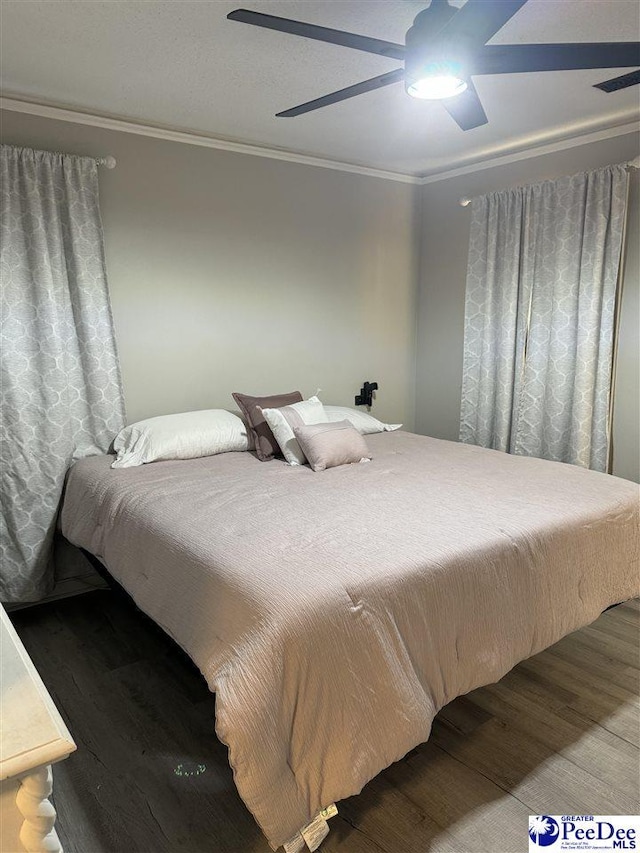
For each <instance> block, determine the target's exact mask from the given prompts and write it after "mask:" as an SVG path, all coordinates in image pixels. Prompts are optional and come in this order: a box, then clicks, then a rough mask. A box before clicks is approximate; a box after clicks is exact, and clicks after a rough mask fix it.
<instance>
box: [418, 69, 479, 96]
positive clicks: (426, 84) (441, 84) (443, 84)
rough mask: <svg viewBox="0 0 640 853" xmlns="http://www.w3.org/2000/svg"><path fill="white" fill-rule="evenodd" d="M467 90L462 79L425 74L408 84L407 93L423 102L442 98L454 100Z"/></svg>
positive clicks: (452, 75) (449, 75)
mask: <svg viewBox="0 0 640 853" xmlns="http://www.w3.org/2000/svg"><path fill="white" fill-rule="evenodd" d="M466 88H467V84H466V82H465V81H464V80H463V79H462V77H456V76H455V75H454V74H426V75H425V76H424V77H419V78H418V79H417V80H414V81H413V82H411V83H409V84H408V86H407V92H408V93H409V94H410V95H411V97H412V98H422V99H424V100H441V99H442V98H455V96H456V95H461V94H462V93H463V92H464V91H465V89H466Z"/></svg>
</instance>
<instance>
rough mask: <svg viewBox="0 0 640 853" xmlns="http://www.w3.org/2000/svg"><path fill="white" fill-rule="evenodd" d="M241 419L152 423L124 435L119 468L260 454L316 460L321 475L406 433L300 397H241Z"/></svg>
mask: <svg viewBox="0 0 640 853" xmlns="http://www.w3.org/2000/svg"><path fill="white" fill-rule="evenodd" d="M233 398H234V400H235V401H236V403H237V404H238V406H239V408H240V411H241V416H240V417H239V416H238V414H234V413H233V412H228V411H226V410H225V409H209V410H206V411H201V412H183V413H180V414H175V415H163V416H161V417H156V418H148V419H147V420H145V421H139V422H138V423H135V424H130V425H129V426H126V427H125V428H124V429H122V430H121V431H120V432H119V433H118V435H117V436H116V438H115V439H114V442H113V449H114V451H115V452H116V460H115V461H114V462H113V464H112V466H111V467H112V468H130V467H133V466H137V465H144V464H145V463H147V462H156V461H161V460H170V459H196V458H198V457H201V456H214V455H215V454H217V453H228V452H232V451H244V450H252V449H255V452H256V456H257V457H258V459H260V460H261V461H262V462H266V461H268V460H270V459H273V457H274V456H280V455H282V456H284V458H285V460H286V461H287V462H288V463H289V465H304V464H305V463H306V462H308V463H309V464H310V466H311V468H312V469H313V470H314V471H324V470H326V469H327V468H334V467H336V466H337V465H346V464H349V463H352V462H363V461H368V460H369V459H371V454H370V452H369V449H368V447H367V445H366V443H365V441H364V439H363V438H362V436H363V435H370V434H371V433H375V432H387V431H390V430H395V429H399V428H400V427H401V426H402V424H385V423H383V422H382V421H379V420H378V419H377V418H374V417H373V416H372V415H369V414H367V413H366V412H359V411H356V410H355V409H349V408H345V407H344V406H323V404H322V403H321V401H320V400H319V399H318V398H317V397H310V398H309V399H308V400H303V399H302V394H301V393H300V392H299V391H290V392H289V393H287V394H275V395H271V396H269V397H253V396H249V395H248V394H239V393H238V392H234V394H233Z"/></svg>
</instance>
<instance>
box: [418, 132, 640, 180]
mask: <svg viewBox="0 0 640 853" xmlns="http://www.w3.org/2000/svg"><path fill="white" fill-rule="evenodd" d="M628 133H640V120H639V119H636V120H634V121H627V122H625V123H624V124H616V125H614V126H613V127H604V128H601V129H600V130H587V131H586V132H583V133H579V132H577V133H576V132H575V131H574V133H573V134H572V135H570V136H563V137H562V138H561V139H555V140H551V141H548V142H540V143H538V144H535V142H534V141H530V142H529V143H527V142H524V143H522V142H521V143H520V144H519V145H518V150H512V151H509V150H508V149H507V151H505V152H504V153H502V154H496V155H494V156H491V155H489V156H485V157H483V158H482V159H481V160H474V162H467V163H465V162H464V161H463V162H462V163H461V164H460V165H459V166H457V167H454V168H449V169H444V170H443V171H439V172H434V173H433V174H430V175H424V176H423V177H421V178H420V179H419V182H420V185H421V186H425V185H426V184H435V183H437V182H438V181H446V180H447V179H448V178H457V177H459V176H460V175H470V174H471V173H472V172H481V171H484V170H485V169H492V168H494V167H495V166H505V165H507V164H509V163H517V162H518V161H520V160H530V159H531V158H532V157H541V156H543V155H544V154H553V153H554V152H556V151H566V150H567V149H569V148H576V147H577V146H578V145H588V144H589V143H590V142H600V141H602V140H603V139H613V138H614V137H616V136H625V135H626V134H628Z"/></svg>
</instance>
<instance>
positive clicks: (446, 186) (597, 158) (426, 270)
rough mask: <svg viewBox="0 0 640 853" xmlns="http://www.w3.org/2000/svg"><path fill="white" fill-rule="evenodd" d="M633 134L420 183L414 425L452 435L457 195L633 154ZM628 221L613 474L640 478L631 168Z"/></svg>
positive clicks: (460, 240) (639, 280)
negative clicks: (420, 207)
mask: <svg viewBox="0 0 640 853" xmlns="http://www.w3.org/2000/svg"><path fill="white" fill-rule="evenodd" d="M638 151H639V146H638V136H637V135H636V134H631V135H626V136H619V137H616V138H613V139H609V140H605V141H602V142H595V143H591V144H588V145H582V146H578V147H575V148H571V149H568V150H566V151H559V152H555V153H553V154H546V155H544V156H541V157H533V158H531V159H528V160H521V161H519V162H517V163H512V164H509V165H504V166H499V167H495V168H490V169H483V170H481V171H477V172H473V173H471V174H468V175H461V176H459V177H455V178H449V179H445V180H442V181H438V182H436V183H432V184H427V185H426V186H424V187H422V225H421V228H422V233H421V262H420V296H419V307H418V347H417V365H416V430H417V431H418V432H422V433H426V434H428V435H433V436H436V437H437V438H447V439H453V440H457V438H458V426H459V416H460V393H461V382H462V352H463V333H464V295H465V281H466V272H467V247H468V243H469V224H470V219H471V217H470V208H468V207H466V208H464V207H461V206H460V205H459V199H460V198H462V197H473V196H476V195H482V194H483V193H486V192H492V191H496V190H500V189H505V188H507V187H513V186H519V185H522V184H527V183H532V182H535V181H540V180H545V179H548V178H556V177H560V176H562V175H570V174H573V173H576V172H580V171H583V170H588V169H594V168H597V167H599V166H604V165H608V164H611V163H622V162H625V161H627V160H630V159H633V158H634V157H636V156H637V155H638ZM631 177H632V188H631V197H630V206H631V209H630V218H629V227H628V238H627V252H626V263H625V276H624V284H623V293H622V303H621V315H620V335H619V342H618V359H617V377H616V388H615V396H614V429H613V472H614V473H615V474H617V475H619V476H621V477H626V478H628V479H631V480H636V481H639V480H640V436H639V430H640V401H639V396H638V395H639V392H640V370H639V367H638V361H639V356H640V339H639V326H640V306H639V302H640V273H639V269H640V267H639V259H638V234H639V233H640V223H639V213H638V208H639V199H640V192H639V181H638V172H637V171H635V170H633V171H632V172H631Z"/></svg>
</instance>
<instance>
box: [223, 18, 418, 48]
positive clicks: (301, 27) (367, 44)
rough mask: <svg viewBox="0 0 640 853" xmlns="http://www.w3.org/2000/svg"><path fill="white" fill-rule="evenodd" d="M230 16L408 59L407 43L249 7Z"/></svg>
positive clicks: (244, 22)
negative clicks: (406, 55)
mask: <svg viewBox="0 0 640 853" xmlns="http://www.w3.org/2000/svg"><path fill="white" fill-rule="evenodd" d="M227 18H228V19H229V20H230V21H240V22H241V23H243V24H253V26H255V27H265V28H266V29H268V30H277V31H278V32H280V33H290V34H291V35H294V36H302V37H303V38H308V39H316V40H317V41H324V42H328V43H329V44H338V45H340V46H341V47H350V48H353V50H363V51H364V52H365V53H377V54H379V55H380V56H388V57H390V58H391V59H404V54H405V49H404V45H402V44H396V43H395V42H391V41H382V40H381V39H374V38H369V36H360V35H357V34H356V33H347V32H344V31H343V30H332V29H329V28H328V27H318V26H316V25H315V24H305V23H304V21H292V20H290V19H289V18H278V17H276V16H275V15H263V14H262V12H250V11H249V10H248V9H236V10H235V11H234V12H229V14H228V15H227Z"/></svg>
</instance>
